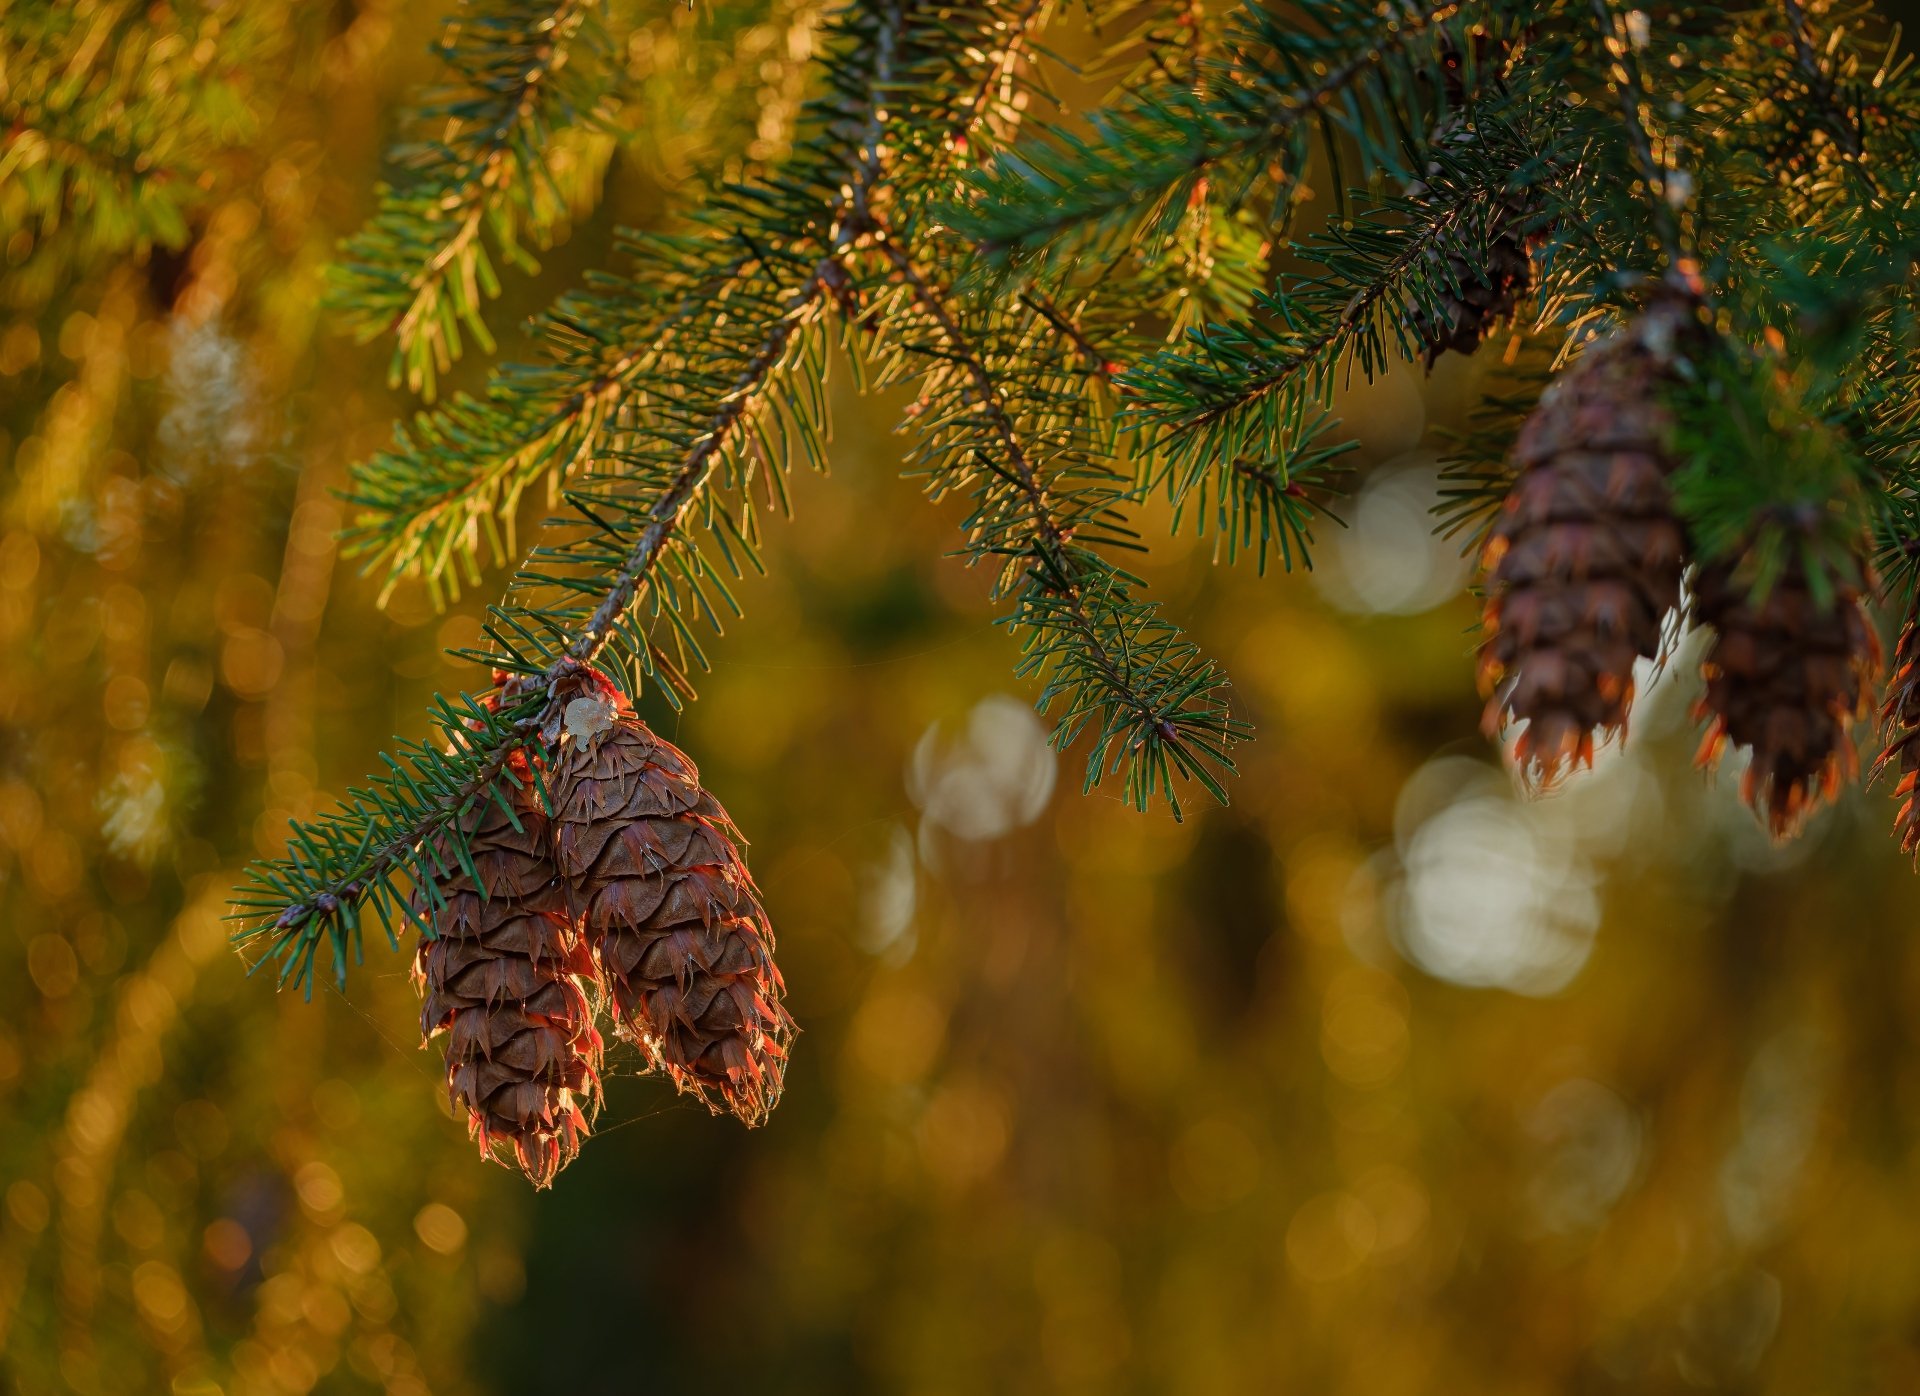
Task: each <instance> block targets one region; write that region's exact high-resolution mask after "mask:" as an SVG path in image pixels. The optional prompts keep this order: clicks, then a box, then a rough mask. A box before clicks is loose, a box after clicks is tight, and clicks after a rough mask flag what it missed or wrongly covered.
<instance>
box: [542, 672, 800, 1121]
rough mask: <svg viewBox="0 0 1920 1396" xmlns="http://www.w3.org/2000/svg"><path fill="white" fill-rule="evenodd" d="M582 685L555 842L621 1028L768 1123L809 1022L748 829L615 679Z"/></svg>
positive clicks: (719, 1102)
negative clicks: (783, 966) (797, 1002)
mask: <svg viewBox="0 0 1920 1396" xmlns="http://www.w3.org/2000/svg"><path fill="white" fill-rule="evenodd" d="M569 682H570V683H572V684H574V685H575V686H576V687H577V688H578V690H579V696H577V697H575V698H573V699H572V700H571V701H570V702H569V704H568V705H567V708H566V712H565V726H564V730H563V733H562V737H561V752H560V756H559V760H558V764H557V768H556V771H555V776H554V816H555V844H554V846H555V849H556V856H557V861H558V864H559V867H560V870H561V872H562V873H563V875H564V876H565V877H566V878H567V879H568V881H569V883H570V885H571V887H572V890H573V901H574V905H575V907H576V908H577V910H578V911H579V914H580V915H581V917H582V918H583V921H584V924H585V926H586V930H587V936H588V939H589V940H590V942H591V943H592V945H593V948H594V953H595V954H596V956H597V957H598V959H599V963H600V969H601V973H602V976H603V978H604V982H605V983H606V986H607V990H608V992H609V994H610V995H611V996H612V1000H613V1007H614V1010H615V1013H616V1016H617V1020H618V1025H619V1031H620V1033H621V1035H622V1036H625V1037H629V1038H631V1039H633V1040H634V1041H635V1042H636V1043H638V1044H639V1046H640V1048H641V1050H642V1051H643V1052H644V1053H645V1054H646V1056H647V1059H648V1061H649V1064H650V1065H652V1066H654V1067H655V1068H657V1069H658V1070H660V1071H661V1072H662V1073H664V1074H665V1075H666V1076H667V1077H668V1079H670V1080H671V1081H672V1082H673V1083H674V1085H675V1086H677V1087H678V1088H679V1089H680V1090H682V1091H685V1092H689V1093H691V1094H693V1095H696V1096H698V1097H699V1098H700V1099H701V1100H702V1101H704V1102H705V1103H706V1105H707V1107H708V1108H709V1109H711V1110H713V1111H714V1112H715V1113H716V1114H717V1113H719V1111H720V1110H721V1109H722V1108H723V1107H724V1108H725V1109H727V1110H730V1111H732V1112H733V1113H734V1114H735V1115H736V1116H738V1117H739V1118H740V1119H741V1120H742V1121H744V1122H745V1123H746V1124H748V1125H757V1124H760V1123H762V1122H764V1121H765V1119H766V1117H767V1115H768V1113H769V1112H770V1111H772V1109H773V1107H774V1105H775V1104H776V1103H777V1102H778V1101H779V1099H780V1090H781V1085H782V1082H783V1080H784V1077H785V1072H786V1062H787V1051H788V1047H789V1045H790V1044H791V1042H792V1039H793V1036H794V1033H795V1031H796V1029H795V1026H794V1022H793V1019H792V1017H791V1016H789V1015H788V1013H787V1011H786V1008H785V1007H784V1006H783V1005H782V1003H781V999H782V998H783V997H784V995H785V993H786V985H785V983H784V982H783V981H782V980H781V978H780V971H779V969H778V968H777V967H776V966H775V965H774V962H773V932H772V929H771V928H770V927H769V926H768V924H767V918H766V913H765V912H764V911H763V910H762V908H761V906H760V895H759V892H758V890H757V889H756V888H755V887H754V884H753V879H752V878H751V877H750V876H749V875H748V873H747V868H746V864H745V862H743V861H742V859H741V857H740V852H739V849H738V847H737V846H736V843H735V840H736V839H737V837H738V835H737V833H736V831H735V830H734V828H733V825H732V824H731V823H730V822H729V821H728V819H727V815H726V812H725V811H724V810H722V809H721V808H720V806H719V804H718V803H716V802H715V800H714V798H713V796H711V795H710V794H708V793H707V792H706V791H705V790H704V789H702V788H701V786H700V774H699V772H698V771H696V770H695V769H694V765H693V762H691V761H690V760H688V759H687V757H686V756H685V754H684V753H682V752H681V751H679V750H678V749H677V748H676V747H674V746H673V745H672V744H670V743H668V742H665V741H662V740H661V739H660V738H659V737H656V736H655V735H654V734H653V733H652V732H651V731H649V730H648V728H647V726H646V724H645V723H643V722H642V721H641V720H640V719H639V718H638V717H637V716H636V715H635V714H634V711H633V709H632V708H631V707H630V706H629V705H628V704H627V701H626V698H625V696H624V695H623V694H622V693H621V692H620V691H619V689H618V688H617V687H615V686H614V685H613V683H612V682H611V681H609V680H608V679H606V678H605V677H604V676H603V675H601V674H599V673H597V672H594V671H592V670H582V671H581V672H580V673H579V674H578V675H576V676H575V677H574V678H573V679H572V680H570V681H569Z"/></svg>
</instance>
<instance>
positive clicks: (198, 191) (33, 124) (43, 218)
mask: <svg viewBox="0 0 1920 1396" xmlns="http://www.w3.org/2000/svg"><path fill="white" fill-rule="evenodd" d="M284 21H285V17H284V16H282V15H280V14H278V13H277V12H276V11H275V10H274V9H273V7H271V6H265V5H253V4H248V3H245V0H213V3H188V4H178V5H171V6H165V7H161V8H160V9H159V10H158V11H156V12H154V13H149V11H148V8H147V7H145V6H140V5H132V4H124V3H123V4H96V5H78V4H61V3H30V4H19V5H12V6H9V7H8V9H7V12H6V23H5V24H4V25H0V252H3V253H4V256H5V261H6V263H7V264H8V265H9V266H11V267H15V268H17V267H19V266H21V264H22V263H28V262H29V260H30V259H31V261H32V274H31V275H25V274H22V273H20V272H15V273H14V276H13V278H12V279H13V281H14V286H15V290H14V293H13V299H14V300H16V301H19V300H21V299H22V298H23V294H24V293H27V292H28V291H30V290H31V291H33V292H34V293H36V294H37V293H38V292H39V291H43V290H44V289H45V288H47V287H50V286H51V285H53V284H54V283H55V281H56V280H57V278H58V277H59V276H61V275H62V274H64V272H65V271H67V270H68V269H69V268H70V267H72V266H75V265H82V264H85V263H87V262H89V261H92V260H96V259H100V258H104V257H109V256H114V255H117V254H119V253H122V252H126V251H129V250H134V251H138V250H142V249H145V248H148V247H151V246H154V245H158V246H162V247H168V248H178V247H180V246H182V245H183V244H184V243H185V242H186V241H187V239H188V237H189V235H190V223H189V220H190V218H191V216H192V213H193V211H194V210H195V209H196V208H197V207H199V206H200V205H202V204H203V203H204V202H205V201H206V199H207V197H208V194H209V192H210V190H211V189H212V187H213V185H214V183H215V180H216V179H217V177H218V174H219V171H220V169H221V166H222V163H223V159H224V158H225V157H226V156H227V155H228V154H229V153H230V152H232V151H233V150H234V149H235V148H236V147H239V146H242V145H244V143H245V142H246V141H247V140H248V139H250V138H251V137H252V136H253V134H254V133H255V132H256V131H257V130H258V129H259V117H258V111H257V107H256V99H257V96H258V94H256V93H255V92H254V91H252V90H251V84H253V83H256V82H270V81H271V77H270V75H271V73H272V71H273V58H274V54H275V51H276V50H277V49H278V48H279V47H280V46H281V45H282V44H284V42H285V38H284V28H285V24H284Z"/></svg>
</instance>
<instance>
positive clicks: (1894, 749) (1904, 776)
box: [1873, 614, 1920, 857]
mask: <svg viewBox="0 0 1920 1396" xmlns="http://www.w3.org/2000/svg"><path fill="white" fill-rule="evenodd" d="M1880 733H1881V741H1882V743H1883V745H1882V747H1881V750H1880V757H1879V759H1878V760H1877V761H1875V762H1874V763H1873V773H1874V775H1875V776H1878V775H1879V774H1880V773H1881V772H1882V771H1884V770H1886V769H1887V768H1888V767H1889V766H1896V767H1898V768H1899V771H1900V783H1899V784H1897V785H1896V786H1894V788H1893V793H1894V794H1895V795H1896V796H1897V797H1899V799H1900V800H1901V805H1900V812H1899V813H1898V814H1896V815H1895V816H1894V817H1893V836H1894V837H1895V838H1897V839H1899V840H1900V851H1901V852H1902V853H1906V854H1909V855H1913V856H1916V857H1920V817H1916V816H1917V815H1920V811H1916V809H1915V805H1916V804H1920V801H1916V799H1915V798H1914V797H1915V793H1916V792H1915V790H1914V786H1915V784H1916V782H1917V778H1920V619H1916V617H1915V616H1914V615H1911V614H1910V615H1908V617H1907V623H1906V624H1905V625H1903V626H1902V627H1901V628H1900V639H1899V640H1898V641H1897V642H1896V643H1895V645H1894V647H1893V677H1892V679H1890V680H1889V681H1888V682H1887V697H1886V701H1885V702H1884V703H1883V704H1882V705H1881V708H1880Z"/></svg>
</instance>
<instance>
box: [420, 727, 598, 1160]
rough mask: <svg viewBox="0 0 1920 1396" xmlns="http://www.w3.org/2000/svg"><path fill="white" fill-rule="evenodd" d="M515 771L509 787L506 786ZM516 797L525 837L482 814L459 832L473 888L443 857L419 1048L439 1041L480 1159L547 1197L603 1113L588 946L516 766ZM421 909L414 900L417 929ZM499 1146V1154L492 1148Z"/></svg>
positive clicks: (491, 806) (423, 982)
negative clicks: (516, 1172) (513, 1168)
mask: <svg viewBox="0 0 1920 1396" xmlns="http://www.w3.org/2000/svg"><path fill="white" fill-rule="evenodd" d="M515 773H516V772H515V769H514V768H512V767H510V768H509V771H508V775H509V778H512V777H513V776H514V775H515ZM517 774H518V781H517V784H516V785H515V786H514V792H515V793H514V794H513V796H512V797H511V798H512V802H513V807H514V814H515V815H516V816H517V817H518V818H519V821H520V828H519V829H515V828H514V827H513V823H512V821H510V820H509V819H508V818H507V815H506V813H505V811H504V810H502V809H501V808H500V806H499V804H498V803H497V802H495V801H491V800H490V801H488V802H487V803H486V804H484V805H481V806H479V807H478V808H477V809H476V810H475V811H474V812H473V814H471V815H470V816H469V817H468V819H467V822H466V825H465V832H466V835H467V840H468V843H469V846H470V849H471V855H472V860H473V866H474V871H475V872H476V873H477V874H478V879H479V880H478V883H477V884H476V882H475V880H474V878H473V877H471V876H469V875H468V873H467V872H466V871H465V870H464V869H463V868H462V867H461V865H460V863H459V862H458V861H457V860H456V859H455V858H454V857H453V856H452V855H451V853H449V852H447V851H445V850H444V849H443V850H442V852H441V855H440V859H441V862H442V864H443V865H444V866H445V867H446V868H447V869H448V870H449V871H448V872H447V874H446V875H445V876H443V877H439V878H436V879H435V887H436V889H437V890H438V892H439V895H440V898H441V899H442V900H443V901H444V903H445V904H444V905H443V906H441V907H439V908H438V909H437V910H434V911H432V912H431V917H430V919H431V921H432V925H433V929H434V937H433V938H432V939H426V940H422V941H421V943H420V948H419V951H418V953H417V955H416V956H415V960H414V977H415V979H416V981H417V982H418V983H419V984H420V986H421V988H422V990H423V992H424V995H425V1003H424V1005H423V1007H422V1009H421V1013H420V1030H421V1033H422V1035H423V1037H424V1038H432V1037H433V1036H435V1035H436V1034H439V1033H445V1034H446V1039H447V1041H446V1059H447V1089H448V1091H449V1092H450V1093H451V1095H452V1097H453V1100H454V1102H455V1103H456V1104H457V1105H458V1106H460V1107H461V1108H463V1109H464V1110H465V1111H466V1112H467V1129H468V1133H469V1134H470V1135H471V1136H472V1137H474V1138H476V1139H478V1140H479V1141H480V1152H481V1154H482V1156H484V1157H490V1158H498V1159H500V1161H502V1162H505V1161H506V1159H505V1158H504V1157H502V1153H503V1152H504V1153H505V1154H506V1155H508V1156H510V1157H511V1158H512V1159H513V1160H514V1161H516V1162H517V1163H518V1164H519V1166H520V1169H521V1171H522V1172H524V1173H525V1174H526V1175H527V1177H528V1178H530V1179H532V1180H533V1185H534V1186H535V1187H537V1188H544V1187H546V1186H547V1185H548V1184H549V1183H551V1182H552V1181H553V1179H554V1175H555V1174H557V1173H558V1172H559V1171H560V1170H561V1169H562V1168H564V1167H565V1166H566V1165H567V1164H569V1163H571V1162H572V1161H573V1158H574V1156H575V1155H576V1154H578V1153H579V1152H580V1141H581V1140H582V1139H583V1138H585V1137H586V1135H587V1133H588V1130H589V1127H590V1122H591V1118H592V1115H593V1114H594V1113H595V1112H596V1111H597V1110H598V1108H599V1103H600V1057H601V1042H600V1034H599V1033H598V1032H597V1031H595V1030H594V1026H593V1005H592V1003H591V1002H590V1001H589V999H588V996H587V989H586V986H587V985H588V984H590V983H591V982H592V980H593V977H594V972H595V971H594V963H593V956H592V954H591V952H590V951H589V950H588V947H587V942H586V938H585V937H584V936H583V935H582V934H581V932H580V929H579V927H578V926H577V925H576V924H575V923H574V921H573V919H572V917H571V916H570V914H569V912H568V909H567V893H566V888H565V886H564V885H563V884H562V883H561V882H560V881H559V879H558V878H557V877H556V876H555V874H554V869H553V863H552V859H551V856H550V852H549V850H550V847H551V837H552V835H551V830H550V828H549V826H548V822H547V819H546V816H545V815H544V814H543V813H542V812H541V810H540V807H539V803H538V801H537V800H536V799H535V798H534V795H533V792H532V787H531V781H530V780H529V778H528V776H527V773H526V767H525V764H524V761H521V762H519V763H518V769H517ZM426 905H427V899H426V898H425V896H424V895H423V894H421V893H418V892H416V893H415V897H414V909H415V910H416V911H419V912H421V914H422V916H423V918H426V917H427V915H428V913H427V912H426V910H425V908H426ZM496 1146H498V1147H496Z"/></svg>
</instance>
